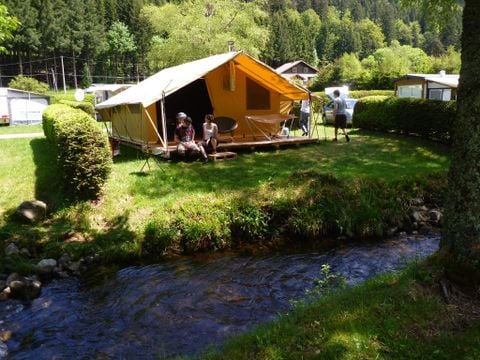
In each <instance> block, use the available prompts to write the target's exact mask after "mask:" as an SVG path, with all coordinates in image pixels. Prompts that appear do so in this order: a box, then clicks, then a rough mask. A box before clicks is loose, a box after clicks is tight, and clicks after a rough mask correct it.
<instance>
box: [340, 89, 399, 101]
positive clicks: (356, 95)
mask: <svg viewBox="0 0 480 360" xmlns="http://www.w3.org/2000/svg"><path fill="white" fill-rule="evenodd" d="M393 95H394V91H393V90H350V95H349V97H351V98H352V99H362V98H364V97H367V96H393Z"/></svg>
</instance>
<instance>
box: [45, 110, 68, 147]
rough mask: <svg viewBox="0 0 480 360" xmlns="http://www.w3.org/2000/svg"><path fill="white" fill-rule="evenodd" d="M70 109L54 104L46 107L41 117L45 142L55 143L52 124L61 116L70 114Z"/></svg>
mask: <svg viewBox="0 0 480 360" xmlns="http://www.w3.org/2000/svg"><path fill="white" fill-rule="evenodd" d="M71 111H72V109H71V108H70V107H69V106H67V105H63V104H54V105H50V106H48V107H47V108H46V109H45V111H44V112H43V115H42V121H43V122H42V127H43V133H44V134H45V137H46V138H47V140H49V141H51V142H55V132H54V123H55V121H56V120H57V119H60V118H62V115H63V114H69V113H71Z"/></svg>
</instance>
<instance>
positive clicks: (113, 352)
mask: <svg viewBox="0 0 480 360" xmlns="http://www.w3.org/2000/svg"><path fill="white" fill-rule="evenodd" d="M439 239H440V236H439V235H437V234H432V235H429V236H426V237H424V236H403V237H398V238H395V239H391V240H388V241H385V242H382V243H375V244H362V245H350V246H348V247H345V248H337V249H335V250H330V251H327V252H316V251H311V250H310V251H305V252H296V253H293V254H292V253H290V254H284V253H274V254H270V255H261V256H254V255H248V256H247V255H238V254H237V255H226V254H223V255H216V256H206V255H203V256H195V257H190V258H179V259H172V260H166V261H164V262H161V263H158V264H154V265H147V266H132V267H127V268H124V269H122V270H119V271H118V272H116V273H114V274H112V275H111V276H110V277H107V278H106V279H103V280H102V281H101V282H100V283H98V281H97V282H96V283H95V284H90V283H85V282H84V281H83V282H82V281H80V280H79V279H77V278H67V279H56V280H53V281H51V282H49V283H48V284H46V285H45V286H44V287H43V289H42V293H41V296H40V297H39V298H37V299H35V300H34V301H32V302H31V303H30V304H22V303H20V302H17V301H12V300H9V301H5V302H3V303H0V332H2V331H11V333H12V336H11V339H10V340H9V341H7V342H6V346H7V348H8V354H9V355H8V357H9V358H11V359H92V358H94V359H134V358H136V359H138V358H141V359H158V358H164V357H172V356H175V355H178V356H181V355H194V354H200V353H201V352H202V351H205V350H206V349H207V348H208V347H209V346H218V345H221V344H222V343H223V342H225V340H226V339H227V338H228V337H230V336H232V335H234V334H238V333H242V332H245V331H248V330H249V329H252V327H254V326H255V325H257V324H259V323H262V322H265V321H268V320H271V319H273V318H275V317H276V316H277V315H278V314H279V313H285V312H288V311H289V310H290V309H291V308H292V307H291V300H295V299H301V298H302V297H305V291H306V289H310V288H312V287H313V286H314V283H315V279H318V278H319V277H320V274H321V273H320V269H321V266H322V264H329V265H330V266H331V270H332V272H334V273H339V274H341V275H343V276H344V277H345V278H346V280H347V283H348V284H351V285H352V284H356V283H359V282H361V281H364V280H365V279H368V278H370V277H372V276H375V275H377V274H380V273H384V272H391V271H395V270H398V269H400V268H402V267H403V266H404V265H405V264H406V262H408V261H412V260H414V259H421V258H424V257H426V256H427V255H429V254H431V253H433V252H434V251H436V250H437V249H438V246H439ZM0 345H2V343H1V342H0Z"/></svg>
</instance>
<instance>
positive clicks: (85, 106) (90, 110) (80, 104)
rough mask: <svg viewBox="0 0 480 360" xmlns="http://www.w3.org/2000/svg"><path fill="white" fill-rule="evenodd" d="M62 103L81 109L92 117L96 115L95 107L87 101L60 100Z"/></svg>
mask: <svg viewBox="0 0 480 360" xmlns="http://www.w3.org/2000/svg"><path fill="white" fill-rule="evenodd" d="M59 103H60V104H64V105H68V106H70V107H72V108H74V109H80V110H82V111H83V112H86V113H87V114H88V115H90V116H91V117H95V107H94V106H93V105H92V104H91V103H89V102H86V101H72V100H60V101H59Z"/></svg>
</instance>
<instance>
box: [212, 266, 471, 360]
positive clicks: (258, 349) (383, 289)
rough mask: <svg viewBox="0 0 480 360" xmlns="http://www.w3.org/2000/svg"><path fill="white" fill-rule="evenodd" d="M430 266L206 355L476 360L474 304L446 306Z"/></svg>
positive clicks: (320, 304)
mask: <svg viewBox="0 0 480 360" xmlns="http://www.w3.org/2000/svg"><path fill="white" fill-rule="evenodd" d="M438 276H439V274H438V272H437V271H436V270H433V269H431V268H427V267H426V266H425V265H424V264H420V265H418V264H413V265H411V266H410V267H409V269H407V270H406V271H403V272H402V273H399V274H392V275H386V276H381V277H378V278H375V279H373V280H370V281H367V282H366V283H364V284H362V285H360V286H357V287H354V288H350V289H346V290H343V291H340V292H339V293H335V294H330V295H328V296H325V297H324V298H322V299H320V300H319V301H317V302H314V303H313V304H311V305H308V306H306V305H303V306H300V307H298V308H296V309H295V310H294V311H293V312H292V313H291V314H287V315H284V316H281V317H280V318H279V319H278V320H276V321H273V322H271V323H269V324H266V325H263V326H260V327H259V328H258V329H256V330H255V331H253V332H250V333H248V334H246V335H241V336H239V337H238V338H233V339H232V340H231V341H230V342H229V343H228V344H227V345H226V346H225V347H224V349H223V350H222V351H220V352H219V353H217V354H211V355H207V356H205V357H206V358H209V359H229V360H232V359H314V358H315V359H472V360H473V359H478V358H480V317H479V314H478V312H477V313H475V311H476V310H478V306H479V304H478V300H477V303H470V302H468V301H465V300H463V301H462V302H461V303H459V304H456V305H447V304H445V302H444V301H443V300H442V298H441V296H440V294H439V293H438Z"/></svg>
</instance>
